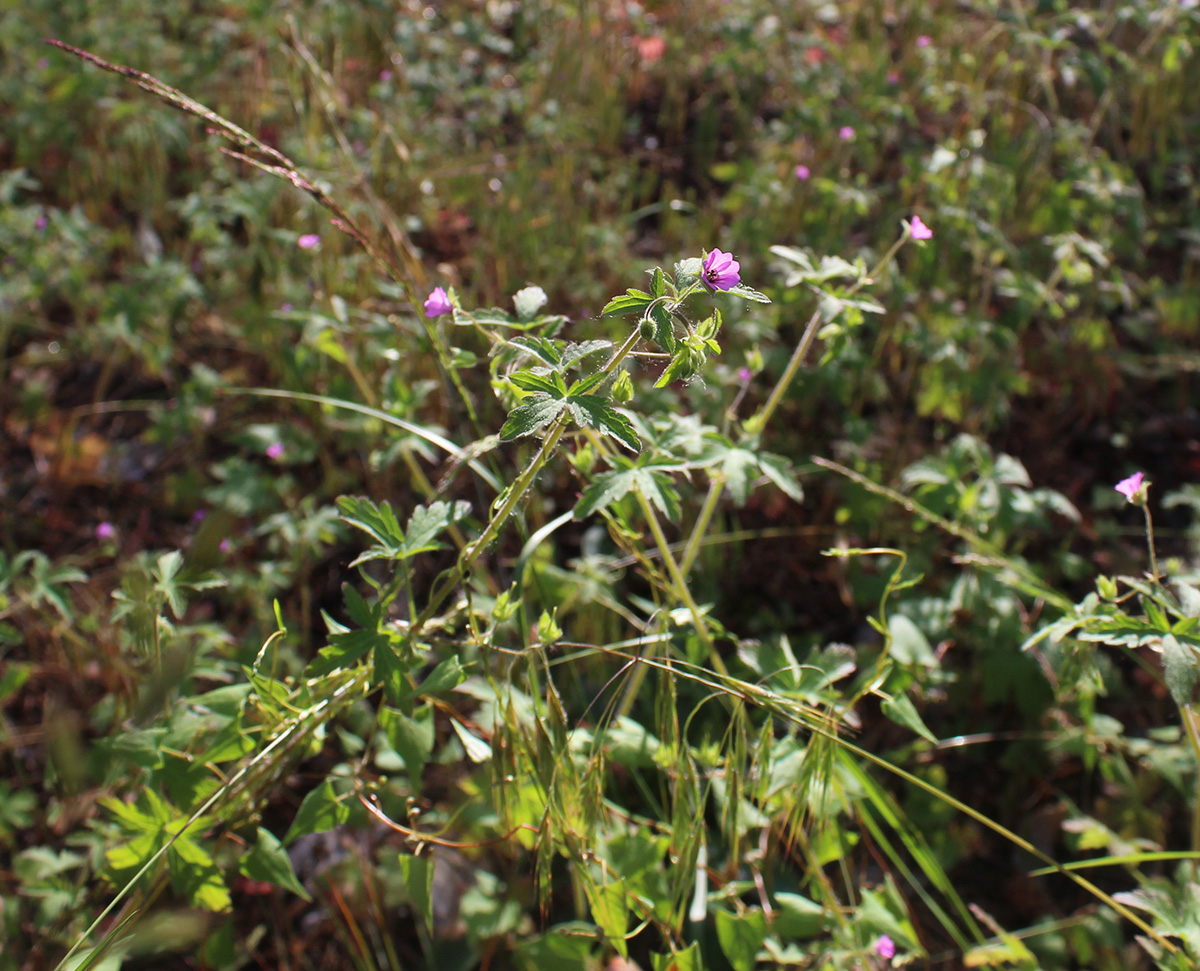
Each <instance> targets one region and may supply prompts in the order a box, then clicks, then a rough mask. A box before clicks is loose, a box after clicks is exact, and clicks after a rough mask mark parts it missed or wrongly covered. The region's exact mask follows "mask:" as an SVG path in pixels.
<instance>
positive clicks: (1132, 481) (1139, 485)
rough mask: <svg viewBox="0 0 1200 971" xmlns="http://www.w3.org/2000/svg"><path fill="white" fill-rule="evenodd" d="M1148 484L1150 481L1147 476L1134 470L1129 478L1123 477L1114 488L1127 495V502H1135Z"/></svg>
mask: <svg viewBox="0 0 1200 971" xmlns="http://www.w3.org/2000/svg"><path fill="white" fill-rule="evenodd" d="M1147 485H1149V483H1148V482H1146V477H1145V476H1144V475H1143V474H1142V473H1141V472H1134V473H1133V475H1131V476H1130V477H1129V478H1128V479H1122V480H1121V481H1120V482H1118V483H1117V484H1116V485H1115V486H1113V488H1114V489H1116V490H1117V492H1119V493H1121V495H1123V496H1124V497H1125V501H1126V502H1134V501H1135V500H1136V499H1137V496H1138V495H1139V494H1140V493H1141V491H1142V490H1143V489H1144V488H1145V487H1146V486H1147Z"/></svg>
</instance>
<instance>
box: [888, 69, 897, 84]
mask: <svg viewBox="0 0 1200 971" xmlns="http://www.w3.org/2000/svg"><path fill="white" fill-rule="evenodd" d="M887 83H888V84H899V83H900V72H899V71H888V76H887Z"/></svg>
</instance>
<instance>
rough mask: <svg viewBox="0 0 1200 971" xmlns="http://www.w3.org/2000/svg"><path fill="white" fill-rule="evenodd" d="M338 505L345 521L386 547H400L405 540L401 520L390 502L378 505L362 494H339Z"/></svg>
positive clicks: (389, 548)
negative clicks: (397, 517)
mask: <svg viewBox="0 0 1200 971" xmlns="http://www.w3.org/2000/svg"><path fill="white" fill-rule="evenodd" d="M337 507H338V510H339V513H340V515H341V518H342V519H343V520H344V521H345V522H348V523H349V524H350V525H351V526H354V527H356V528H357V529H361V530H362V531H363V532H365V533H366V534H367V535H368V536H370V537H372V538H373V539H374V540H375V541H376V542H378V543H379V544H380V545H381V546H383V547H384V548H385V549H388V550H395V549H399V547H400V546H401V544H402V543H403V542H404V533H403V531H402V530H401V529H400V522H399V520H397V519H396V514H395V513H394V512H393V511H392V507H391V505H390V504H389V503H388V502H386V501H385V502H383V503H381V504H379V505H376V504H375V503H373V502H372V501H371V500H370V499H366V498H363V497H361V496H338V499H337Z"/></svg>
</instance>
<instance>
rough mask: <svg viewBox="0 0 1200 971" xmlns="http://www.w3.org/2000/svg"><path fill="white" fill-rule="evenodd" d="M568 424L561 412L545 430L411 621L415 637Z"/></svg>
mask: <svg viewBox="0 0 1200 971" xmlns="http://www.w3.org/2000/svg"><path fill="white" fill-rule="evenodd" d="M567 421H568V418H567V413H566V412H565V411H564V412H562V413H561V414H560V415H559V416H558V417H557V418H555V419H554V421H553V422H551V424H550V427H549V428H548V429H547V430H546V437H545V438H544V439H542V447H541V448H540V449H538V452H537V454H536V455H535V456H534V457H533V460H532V461H531V462H530V463H529V465H527V466H526V467H525V471H524V472H522V473H521V475H520V476H519V477H518V478H517V480H516V481H515V482H514V483H513V484H512V485H511V486H509V487H508V491H507V495H505V497H504V501H503V502H502V503H501V504H500V508H499V509H498V510H496V514H495V515H494V516H492V519H491V521H490V522H489V523H488V524H487V527H486V528H485V529H484V531H483V533H482V534H481V535H480V537H479V539H477V540H476V541H475V542H474V543H472V544H471V545H470V546H469V547H467V548H466V549H464V550H463V552H462V555H461V556H460V557H459V558H458V562H457V563H456V564H455V565H454V567H453V569H452V570H451V571H450V573H449V575H448V576H447V577H446V578H445V579H444V580H442V582H441V583H440V584H438V586H437V587H436V588H435V589H434V591H433V593H431V594H430V595H429V603H427V604H426V605H425V609H424V610H422V611H421V613H420V614H419V615H418V616H417V619H416V620H415V621H414V622H413V626H412V633H413V636H414V637H415V636H416V635H417V634H418V633H419V632H420V630H421V628H422V627H424V626H425V625H426V624H427V623H429V620H430V618H431V617H433V615H434V614H435V613H437V610H438V608H439V607H440V606H441V605H442V603H443V601H445V599H446V598H447V597H448V596H450V594H451V592H453V590H454V588H455V587H456V586H458V584H459V583H461V582H462V579H463V577H464V576H466V574H467V571H468V570H470V569H471V565H472V564H473V563H474V562H475V561H476V560H477V559H479V557H480V556H481V555H482V554H483V551H484V550H485V549H487V548H488V546H489V545H491V543H492V542H493V541H494V540H495V539H496V538H497V537H498V536H499V535H500V530H501V528H502V527H503V526H504V524H505V523H506V522H507V521H508V517H509V516H510V515H512V512H513V510H514V509H515V508H516V506H517V503H519V502H520V501H521V498H522V496H524V495H525V491H526V490H527V489H529V487H530V486H532V485H533V482H534V479H536V478H537V476H538V473H539V472H541V471H542V469H543V467H544V466H545V465H546V463H547V462H549V461H550V456H551V455H552V454H553V453H554V449H555V447H556V446H557V445H558V440H559V439H560V438H562V434H563V432H564V431H565V430H566V427H567Z"/></svg>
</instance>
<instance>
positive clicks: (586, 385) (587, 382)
mask: <svg viewBox="0 0 1200 971" xmlns="http://www.w3.org/2000/svg"><path fill="white" fill-rule="evenodd" d="M607 378H608V375H607V374H605V373H604V372H603V371H597V372H596V373H595V374H589V375H588V376H587V377H586V378H580V379H579V380H578V381H576V382H575V383H574V384H572V385H571V387H570V388H569V389H568V390H567V397H569V398H577V397H578V396H579V395H581V394H587V393H588V392H590V391H594V390H595V389H596V388H598V387H599V386H600V385H602V384H603V383H604V382H605V381H606V380H607Z"/></svg>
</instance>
